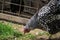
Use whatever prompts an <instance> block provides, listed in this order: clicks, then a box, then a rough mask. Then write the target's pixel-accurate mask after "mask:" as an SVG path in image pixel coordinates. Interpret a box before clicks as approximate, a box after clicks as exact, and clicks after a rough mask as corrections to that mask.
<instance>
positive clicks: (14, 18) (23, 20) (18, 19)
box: [0, 13, 29, 24]
mask: <svg viewBox="0 0 60 40" xmlns="http://www.w3.org/2000/svg"><path fill="white" fill-rule="evenodd" d="M0 19H5V20H10V21H15V22H18V23H21V24H26V22H27V21H28V20H29V19H27V18H22V17H17V16H13V15H8V14H3V13H0Z"/></svg>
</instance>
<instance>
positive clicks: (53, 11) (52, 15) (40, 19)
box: [24, 0, 60, 34]
mask: <svg viewBox="0 0 60 40" xmlns="http://www.w3.org/2000/svg"><path fill="white" fill-rule="evenodd" d="M59 15H60V0H51V1H50V2H49V3H48V4H46V5H45V6H43V7H42V8H41V9H40V10H39V11H37V12H36V13H35V14H34V16H32V17H31V19H30V20H29V21H28V23H27V24H26V25H25V27H24V33H27V32H29V31H30V30H32V29H35V28H39V29H41V27H43V28H45V29H46V30H47V31H48V32H49V33H50V34H55V33H57V32H58V31H60V25H59V24H60V17H59ZM56 22H57V23H58V24H57V23H56ZM38 26H39V27H38Z"/></svg>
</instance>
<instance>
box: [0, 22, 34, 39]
mask: <svg viewBox="0 0 60 40" xmlns="http://www.w3.org/2000/svg"><path fill="white" fill-rule="evenodd" d="M15 38H17V40H29V39H31V40H34V39H35V36H34V35H32V34H30V33H28V34H23V33H22V32H20V31H18V30H16V29H14V28H13V27H12V25H11V24H10V23H8V24H5V23H2V22H0V40H15Z"/></svg>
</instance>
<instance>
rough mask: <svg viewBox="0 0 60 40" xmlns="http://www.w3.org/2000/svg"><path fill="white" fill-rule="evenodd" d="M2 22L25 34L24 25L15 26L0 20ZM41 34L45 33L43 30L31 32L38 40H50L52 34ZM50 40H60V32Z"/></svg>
mask: <svg viewBox="0 0 60 40" xmlns="http://www.w3.org/2000/svg"><path fill="white" fill-rule="evenodd" d="M0 22H3V23H5V24H7V23H10V24H11V25H12V27H13V28H14V29H17V30H19V31H20V32H22V33H23V28H24V26H23V25H20V24H14V23H11V22H7V21H3V20H0ZM40 32H41V33H43V32H44V31H43V30H41V29H34V30H31V31H30V33H31V34H33V35H36V38H37V40H47V39H49V36H50V34H49V35H48V34H45V35H39V33H40ZM50 40H60V32H58V33H56V34H54V35H52V37H51V39H50Z"/></svg>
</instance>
